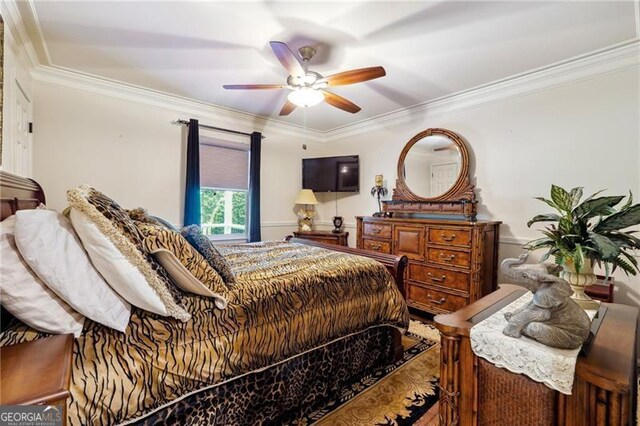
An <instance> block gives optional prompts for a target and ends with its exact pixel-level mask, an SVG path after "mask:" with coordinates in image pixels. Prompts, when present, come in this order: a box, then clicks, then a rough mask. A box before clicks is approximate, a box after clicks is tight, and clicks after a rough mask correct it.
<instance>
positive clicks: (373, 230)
mask: <svg viewBox="0 0 640 426" xmlns="http://www.w3.org/2000/svg"><path fill="white" fill-rule="evenodd" d="M371 232H372V233H374V234H379V233H380V232H382V228H371Z"/></svg>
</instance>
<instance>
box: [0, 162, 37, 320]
mask: <svg viewBox="0 0 640 426" xmlns="http://www.w3.org/2000/svg"><path fill="white" fill-rule="evenodd" d="M44 201H45V198H44V191H43V190H42V187H41V186H40V185H38V183H37V182H36V181H34V180H32V179H27V178H23V177H20V176H16V175H12V174H11V173H7V172H3V171H0V220H5V219H6V218H8V217H9V216H11V215H12V214H15V213H16V211H18V210H28V209H35V208H36V207H38V206H39V205H40V203H44ZM12 318H13V315H11V314H10V313H9V312H7V311H6V310H5V309H4V308H2V309H1V310H0V324H1V325H2V326H4V325H5V324H8V323H9V322H10V321H11V319H12Z"/></svg>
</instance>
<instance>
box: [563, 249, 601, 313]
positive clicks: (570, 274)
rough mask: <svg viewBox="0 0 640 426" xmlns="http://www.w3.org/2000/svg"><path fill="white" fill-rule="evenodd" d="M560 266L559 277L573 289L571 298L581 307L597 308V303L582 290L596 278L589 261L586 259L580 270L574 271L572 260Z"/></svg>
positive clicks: (586, 308)
mask: <svg viewBox="0 0 640 426" xmlns="http://www.w3.org/2000/svg"><path fill="white" fill-rule="evenodd" d="M562 268H563V270H562V271H561V272H560V278H562V279H563V280H565V281H566V282H568V283H569V285H570V286H571V290H573V294H572V295H571V298H572V299H573V300H574V301H575V302H576V303H577V304H578V305H580V307H582V309H585V310H588V309H598V306H599V303H598V302H597V301H595V300H593V299H592V298H590V297H589V296H588V295H587V294H586V293H585V292H584V290H585V288H587V286H590V285H591V284H594V283H595V282H596V281H597V280H598V277H596V274H594V273H593V265H592V264H591V261H589V260H587V261H586V262H585V264H584V265H582V268H581V269H580V272H576V268H575V265H574V264H573V262H565V263H564V264H563V265H562Z"/></svg>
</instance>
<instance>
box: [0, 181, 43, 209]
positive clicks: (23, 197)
mask: <svg viewBox="0 0 640 426" xmlns="http://www.w3.org/2000/svg"><path fill="white" fill-rule="evenodd" d="M44 202H45V198H44V191H43V190H42V187H41V186H40V185H38V183H37V182H36V181H34V180H33V179H27V178H23V177H20V176H16V175H12V174H11V173H7V172H3V171H0V209H1V210H0V220H4V219H6V218H7V217H9V216H11V215H12V214H15V212H16V211H18V210H27V209H35V208H36V207H38V206H39V205H40V203H43V204H44Z"/></svg>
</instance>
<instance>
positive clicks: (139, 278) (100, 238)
mask: <svg viewBox="0 0 640 426" xmlns="http://www.w3.org/2000/svg"><path fill="white" fill-rule="evenodd" d="M70 217H71V223H72V224H73V227H74V229H75V230H76V232H77V233H78V236H79V237H80V239H81V240H82V243H83V244H84V247H85V249H86V250H87V253H88V254H89V257H90V258H91V261H92V262H93V264H94V265H95V267H96V269H97V270H98V271H100V273H101V274H102V276H103V277H104V279H105V280H107V282H108V283H109V285H110V286H111V288H113V289H114V290H115V291H117V292H118V294H119V295H120V296H122V297H123V298H124V299H125V300H127V301H128V302H129V303H131V304H132V305H134V306H137V307H138V308H140V309H144V310H145V311H149V312H153V313H156V314H158V315H162V316H168V315H169V312H168V311H167V307H166V306H165V304H164V303H163V302H162V299H160V297H159V296H158V295H157V294H156V292H155V291H154V290H153V289H152V288H151V287H150V286H149V284H148V283H147V280H146V279H145V277H144V275H142V273H141V272H140V270H138V268H136V267H135V266H134V265H132V264H131V262H129V260H128V259H127V258H126V257H125V256H124V255H123V254H122V252H121V251H120V250H118V249H117V248H116V246H115V245H114V244H113V243H112V242H111V241H110V240H109V239H108V238H107V237H105V236H104V235H103V234H102V232H100V230H99V229H98V227H97V226H96V225H95V223H94V222H93V221H91V220H90V219H89V218H88V217H87V216H86V215H85V214H84V213H82V212H80V211H78V210H77V209H75V208H72V209H71V212H70Z"/></svg>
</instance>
